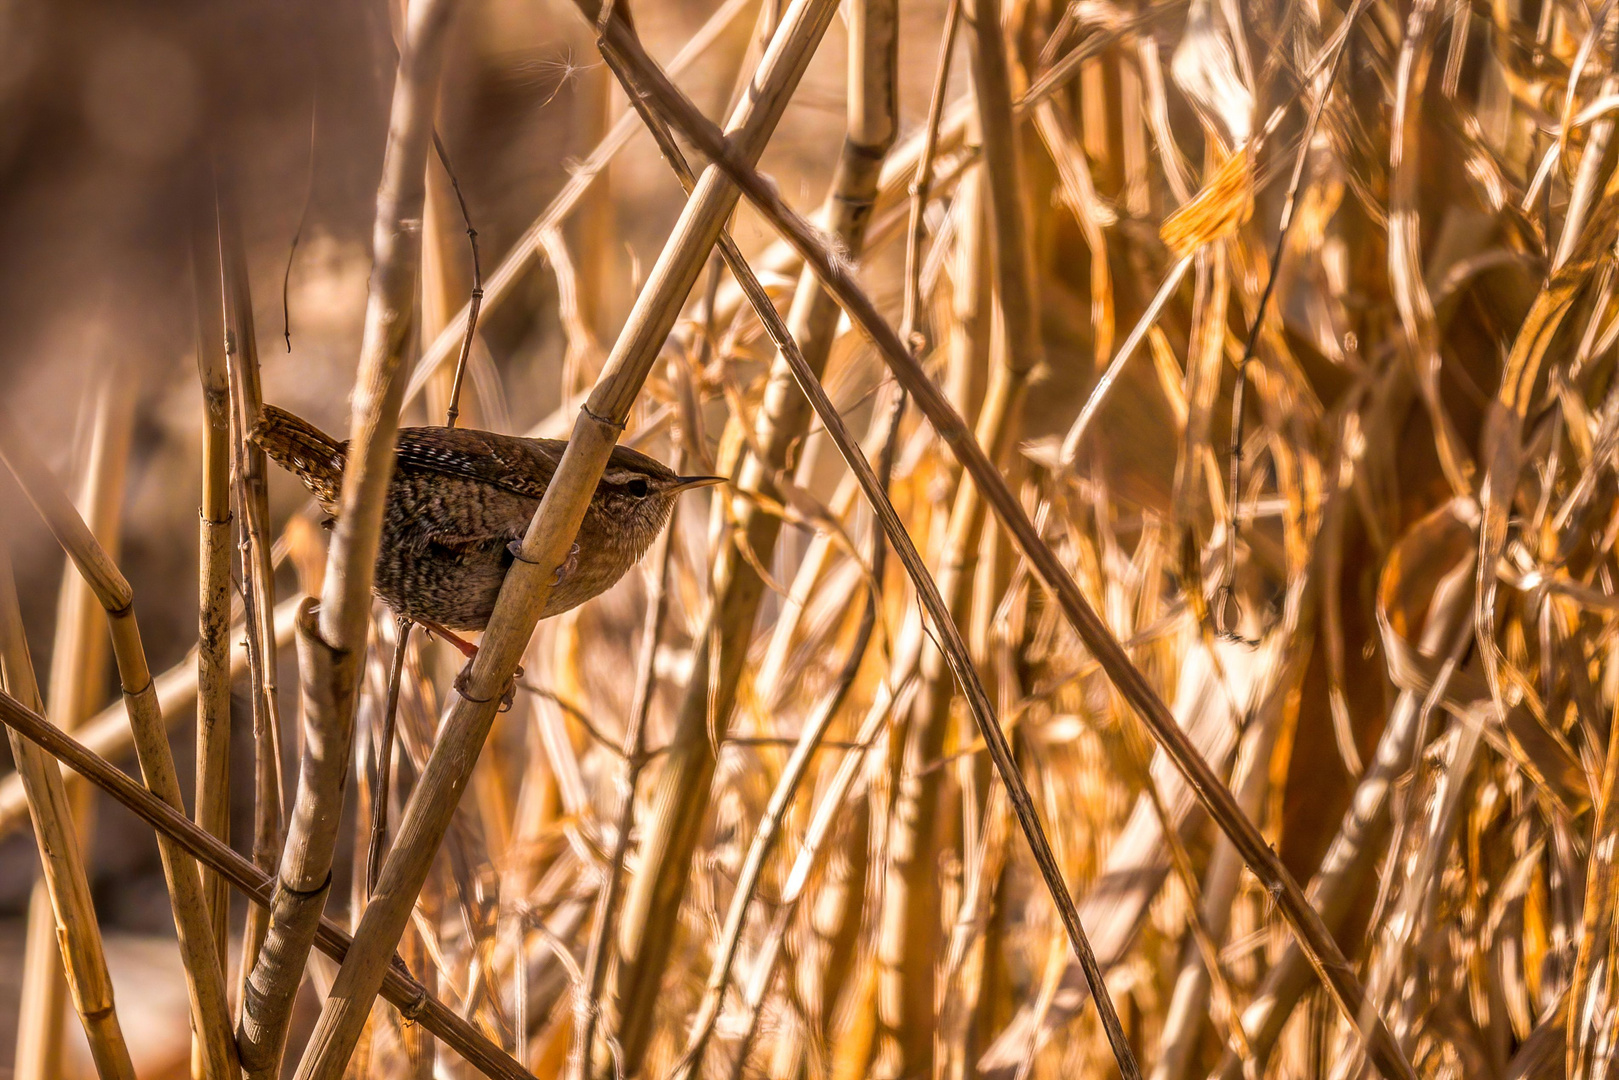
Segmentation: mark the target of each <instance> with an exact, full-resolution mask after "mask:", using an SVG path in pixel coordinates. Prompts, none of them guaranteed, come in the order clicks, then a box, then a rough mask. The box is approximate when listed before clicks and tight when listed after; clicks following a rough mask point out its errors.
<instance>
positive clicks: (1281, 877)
mask: <svg viewBox="0 0 1619 1080" xmlns="http://www.w3.org/2000/svg"><path fill="white" fill-rule="evenodd" d="M608 33H609V39H610V41H611V43H612V45H613V46H614V47H615V48H618V49H620V50H621V51H622V52H623V53H624V57H625V62H626V64H627V65H629V66H631V67H632V69H633V70H634V72H635V75H636V77H637V79H638V80H640V81H641V82H642V83H643V84H644V85H645V87H646V89H647V91H648V93H649V94H650V96H651V100H652V102H653V103H654V105H655V107H657V108H658V109H659V110H660V111H663V112H664V113H665V115H666V118H667V120H668V122H669V123H670V124H671V126H672V127H674V128H675V130H676V131H677V132H679V133H680V134H681V135H682V136H684V137H685V138H686V139H688V140H690V141H691V142H692V144H693V145H694V146H696V147H697V148H698V149H700V150H701V151H703V153H705V154H706V155H707V156H708V158H709V160H710V161H711V162H712V163H713V165H712V166H711V168H712V167H713V166H718V167H719V168H721V169H722V170H723V171H724V172H725V174H726V175H727V176H728V177H730V178H731V180H733V181H734V182H735V183H736V184H737V185H738V186H739V187H741V188H742V190H743V193H744V194H745V195H746V196H747V198H748V200H749V201H750V202H751V203H752V204H753V205H754V206H755V207H756V208H758V209H759V210H760V211H761V213H763V214H764V216H765V217H766V219H767V220H768V221H769V222H770V223H771V224H772V225H773V226H774V227H775V228H777V229H778V230H780V231H781V232H782V233H783V234H784V235H785V236H786V238H787V239H788V240H789V241H790V242H791V243H792V245H793V247H794V248H795V249H796V250H797V251H798V253H799V254H800V255H801V256H802V257H803V258H804V259H805V260H806V262H807V263H808V264H809V265H811V266H813V267H814V268H815V270H816V273H817V274H818V275H819V276H820V277H821V279H822V281H823V282H824V283H825V284H826V285H827V288H828V289H829V290H830V291H831V292H832V293H833V294H834V295H835V296H836V297H837V299H838V302H839V304H840V306H842V307H843V309H844V311H845V312H847V313H848V315H849V317H850V319H851V321H853V322H854V323H855V324H857V325H858V326H859V327H860V328H861V330H862V331H864V332H865V333H866V334H867V335H868V336H869V337H870V338H871V340H872V342H873V343H874V344H875V345H876V346H877V349H878V352H879V354H880V355H881V356H882V358H883V360H884V362H885V363H886V364H888V366H889V369H890V370H891V371H892V372H893V373H894V375H895V377H896V378H897V379H898V380H899V381H900V384H901V385H902V386H904V388H905V389H906V390H907V391H908V392H909V393H910V394H911V395H912V396H913V397H914V398H915V400H916V402H917V404H918V406H919V407H920V408H921V409H922V412H923V414H924V415H925V416H927V418H928V420H929V421H930V422H931V423H932V424H933V427H934V429H935V431H937V432H938V434H939V437H940V438H941V439H943V440H944V442H945V443H946V444H947V445H948V446H949V447H950V449H951V451H952V452H953V453H954V454H955V455H956V457H957V458H958V459H959V460H960V461H961V463H962V465H963V467H964V468H965V469H966V471H967V472H968V474H969V475H970V476H971V477H972V479H973V481H974V483H975V484H977V485H978V486H979V489H980V490H981V491H982V493H983V494H984V496H985V498H986V499H987V500H988V501H989V503H990V505H991V508H992V509H993V510H994V511H995V514H996V517H997V518H999V519H1000V521H1001V523H1002V525H1003V526H1004V527H1005V528H1006V529H1007V531H1008V532H1009V533H1010V534H1011V537H1012V539H1013V541H1014V543H1015V544H1016V545H1017V548H1018V550H1019V551H1020V552H1021V553H1022V554H1023V555H1024V557H1025V558H1027V559H1028V560H1029V562H1030V564H1031V565H1032V566H1033V568H1034V570H1035V572H1036V573H1037V574H1038V575H1039V577H1040V579H1041V580H1042V581H1043V582H1044V583H1045V585H1046V587H1047V588H1049V589H1051V590H1052V592H1053V593H1054V594H1055V599H1056V600H1057V604H1058V607H1059V608H1060V610H1061V611H1062V613H1063V616H1064V618H1065V619H1066V621H1067V622H1068V623H1069V625H1070V626H1071V627H1072V628H1073V629H1074V631H1075V633H1077V634H1078V636H1079V638H1080V640H1081V641H1082V642H1083V643H1084V644H1085V645H1086V647H1087V648H1088V649H1090V651H1091V653H1092V654H1093V656H1095V658H1096V660H1097V662H1098V664H1099V665H1100V666H1101V668H1102V670H1103V671H1104V672H1105V673H1106V674H1107V676H1108V678H1109V680H1110V681H1112V683H1113V685H1114V686H1115V687H1116V688H1117V689H1118V690H1119V692H1120V693H1121V695H1122V696H1123V697H1124V698H1125V700H1126V701H1128V702H1129V703H1130V705H1131V707H1132V708H1133V709H1135V711H1136V712H1137V714H1138V715H1139V716H1140V717H1141V718H1142V720H1143V721H1144V722H1145V723H1146V725H1147V728H1148V730H1149V731H1150V732H1151V733H1152V735H1153V738H1154V739H1155V740H1156V741H1157V742H1158V744H1159V745H1160V746H1161V747H1162V748H1163V749H1164V751H1165V752H1166V754H1167V755H1168V756H1169V758H1170V760H1171V761H1172V762H1173V763H1174V765H1175V767H1176V769H1177V770H1178V771H1179V772H1180V773H1181V775H1182V776H1183V777H1184V778H1185V780H1186V782H1187V784H1188V786H1190V788H1191V789H1192V792H1193V794H1194V795H1195V796H1196V797H1197V799H1198V801H1199V802H1200V803H1202V805H1203V807H1204V808H1205V809H1206V810H1207V811H1208V812H1209V815H1210V816H1211V817H1212V818H1213V819H1214V821H1215V822H1216V824H1217V825H1218V826H1219V828H1220V829H1221V830H1222V831H1223V832H1224V833H1225V834H1226V835H1227V836H1228V837H1229V838H1230V839H1231V841H1232V844H1233V845H1234V846H1235V847H1236V848H1237V850H1238V851H1239V852H1240V853H1241V854H1242V856H1243V859H1244V861H1245V862H1246V863H1247V864H1248V867H1249V868H1250V869H1251V870H1252V871H1253V873H1254V874H1255V876H1256V877H1258V878H1259V880H1260V882H1261V883H1262V884H1263V885H1264V886H1265V888H1266V890H1267V891H1268V892H1270V894H1271V895H1272V896H1273V897H1274V899H1275V901H1276V904H1277V908H1278V909H1279V911H1280V912H1281V914H1282V916H1283V918H1284V919H1286V920H1287V923H1288V925H1289V926H1290V927H1291V928H1292V929H1293V931H1294V934H1295V936H1296V937H1297V939H1298V940H1299V941H1300V943H1301V946H1302V947H1303V948H1304V949H1305V950H1306V953H1307V955H1308V956H1309V958H1310V962H1311V966H1312V967H1314V968H1315V970H1316V972H1317V974H1318V975H1319V976H1320V978H1321V980H1322V982H1323V984H1324V985H1325V986H1326V987H1327V989H1328V991H1329V992H1330V993H1331V995H1332V997H1333V1000H1334V1003H1335V1004H1336V1005H1337V1007H1338V1009H1339V1011H1340V1012H1341V1013H1342V1014H1343V1015H1344V1017H1345V1018H1346V1019H1347V1020H1349V1022H1350V1023H1351V1024H1352V1025H1353V1026H1354V1027H1355V1028H1356V1029H1357V1030H1358V1031H1360V1032H1361V1033H1362V1035H1363V1036H1364V1037H1365V1039H1366V1041H1367V1043H1368V1044H1369V1047H1370V1057H1371V1060H1372V1062H1373V1064H1374V1066H1375V1067H1376V1068H1377V1069H1378V1071H1379V1072H1381V1073H1382V1074H1383V1075H1384V1076H1386V1077H1390V1078H1394V1077H1400V1078H1407V1077H1412V1076H1413V1075H1414V1074H1413V1073H1412V1069H1411V1065H1410V1063H1409V1062H1408V1061H1407V1060H1406V1058H1405V1055H1404V1053H1403V1052H1402V1051H1401V1050H1400V1048H1399V1046H1398V1045H1397V1044H1396V1043H1395V1042H1394V1040H1393V1038H1392V1037H1391V1036H1390V1035H1389V1033H1388V1029H1387V1028H1386V1027H1385V1026H1384V1024H1383V1022H1382V1019H1381V1018H1380V1017H1378V1016H1377V1015H1376V1014H1375V1013H1373V1014H1370V1015H1368V1014H1367V1013H1366V1012H1365V1011H1364V1009H1363V1005H1364V1000H1365V994H1364V991H1363V989H1362V988H1361V986H1360V984H1359V982H1358V980H1357V979H1356V977H1355V974H1354V969H1353V968H1352V967H1351V966H1350V964H1349V962H1348V960H1346V959H1345V958H1344V955H1343V952H1342V950H1340V949H1339V948H1338V946H1337V943H1336V942H1334V941H1333V940H1332V936H1331V934H1330V933H1329V932H1328V931H1327V929H1326V927H1325V925H1324V924H1323V923H1322V921H1321V918H1320V916H1319V915H1318V914H1317V913H1316V911H1315V910H1314V909H1313V908H1312V907H1311V906H1310V904H1309V901H1308V900H1306V899H1305V896H1304V892H1303V890H1302V889H1300V888H1299V885H1298V882H1297V881H1296V880H1295V879H1294V878H1293V876H1292V874H1291V873H1289V872H1288V870H1287V868H1286V867H1285V866H1284V865H1283V864H1282V862H1281V859H1280V858H1279V857H1278V856H1277V854H1276V852H1275V851H1273V850H1272V849H1271V848H1270V846H1269V845H1268V844H1267V843H1265V840H1264V838H1263V837H1262V836H1261V835H1260V833H1259V830H1258V829H1257V828H1256V827H1255V826H1254V824H1253V822H1252V821H1250V820H1249V819H1248V817H1247V815H1246V814H1244V813H1243V812H1242V809H1241V808H1240V807H1239V806H1238V805H1237V803H1236V800H1235V799H1234V798H1233V797H1232V795H1231V792H1230V791H1229V790H1227V789H1226V788H1225V786H1224V785H1223V784H1221V783H1220V780H1219V778H1218V777H1217V776H1216V775H1215V774H1214V772H1213V770H1212V769H1210V767H1209V765H1208V763H1207V762H1205V761H1204V760H1203V759H1202V757H1201V756H1200V755H1199V754H1198V753H1197V750H1196V748H1195V747H1194V746H1193V745H1192V744H1191V742H1190V741H1189V740H1188V739H1187V737H1186V735H1185V733H1184V732H1183V731H1181V730H1180V728H1179V727H1178V726H1177V725H1176V724H1175V721H1174V717H1173V716H1172V715H1171V714H1170V712H1169V709H1168V707H1167V706H1166V705H1165V704H1164V702H1163V699H1162V698H1160V697H1159V696H1158V694H1157V692H1156V691H1155V690H1153V688H1152V686H1151V684H1150V683H1149V682H1148V681H1147V679H1146V677H1145V676H1144V675H1142V673H1141V672H1140V671H1139V670H1138V669H1137V668H1136V667H1135V665H1134V664H1133V663H1131V661H1130V658H1129V657H1128V655H1126V653H1125V651H1124V649H1123V647H1122V646H1121V645H1120V644H1119V642H1118V640H1117V639H1116V638H1115V637H1114V636H1113V634H1112V632H1111V631H1109V630H1108V628H1107V626H1106V624H1105V623H1103V622H1102V620H1101V619H1100V618H1099V617H1098V616H1097V614H1096V612H1095V610H1094V609H1093V608H1092V607H1091V606H1090V604H1089V602H1088V601H1087V600H1086V599H1085V598H1084V596H1083V594H1081V593H1080V591H1079V586H1078V585H1077V583H1076V582H1075V581H1074V579H1073V577H1072V576H1071V575H1070V574H1069V573H1068V571H1067V569H1066V568H1065V567H1064V566H1063V565H1062V563H1061V561H1060V560H1059V559H1058V558H1057V555H1056V553H1055V552H1054V551H1052V550H1051V548H1050V547H1048V546H1047V545H1046V544H1045V543H1044V542H1043V541H1042V540H1041V539H1040V536H1039V534H1038V533H1037V532H1036V530H1035V528H1034V526H1033V524H1032V523H1031V522H1030V521H1029V518H1028V516H1027V514H1025V512H1024V510H1023V507H1022V505H1021V503H1019V502H1018V500H1017V497H1016V496H1015V495H1014V494H1013V493H1012V491H1011V490H1010V489H1009V488H1008V487H1007V485H1006V482H1005V481H1004V480H1003V479H1002V477H1001V476H1000V474H999V472H998V471H997V470H996V469H995V466H994V465H993V463H992V462H991V461H990V460H989V458H988V456H987V455H986V454H985V453H984V451H983V449H982V448H981V447H980V446H979V445H978V443H977V442H976V441H975V440H974V439H973V437H972V433H971V431H970V430H968V428H967V426H966V424H965V423H964V422H963V421H962V419H961V417H960V415H959V414H957V413H956V411H955V409H954V408H953V407H952V406H951V405H950V403H949V401H948V400H947V399H946V398H945V396H944V395H943V393H942V392H940V390H939V389H938V387H937V386H935V385H934V383H933V382H932V380H931V379H929V378H928V377H927V375H926V374H925V373H924V372H923V371H922V369H921V367H920V365H919V364H918V363H917V362H916V360H915V358H914V357H912V356H911V355H910V353H909V352H908V350H907V349H906V348H905V347H904V345H903V344H902V343H901V342H900V340H899V338H898V336H897V335H896V334H895V332H894V331H893V329H892V328H891V327H889V326H888V325H887V324H886V323H885V322H884V321H883V319H882V317H881V315H880V314H879V313H878V312H877V310H876V307H875V305H874V304H873V303H872V301H871V298H870V297H869V296H868V295H866V294H865V292H864V291H862V290H861V288H860V287H859V285H858V283H857V282H856V281H855V280H854V275H853V273H852V271H851V270H850V268H849V267H847V266H845V265H843V264H842V263H841V262H840V260H838V259H836V258H835V257H834V256H833V255H832V253H831V252H830V251H829V250H828V248H827V246H826V244H825V241H824V240H823V239H822V238H821V237H820V236H819V235H818V233H817V231H816V230H815V228H814V227H813V226H812V225H810V224H809V222H807V221H805V220H804V219H803V218H802V217H801V216H800V215H798V214H797V213H796V212H795V211H794V210H792V208H791V207H789V206H787V205H786V204H785V203H784V202H783V201H782V199H781V197H780V195H779V194H778V193H777V192H776V190H775V188H774V187H773V185H771V184H770V183H769V182H768V181H766V180H765V179H764V178H763V177H762V176H760V174H759V173H758V172H757V171H756V169H755V168H754V167H753V165H752V163H751V162H749V161H747V160H746V159H745V158H743V157H742V156H741V155H739V154H738V153H737V152H736V150H735V149H734V147H733V146H732V145H731V144H730V142H729V141H728V140H727V139H726V137H725V136H724V135H723V134H722V133H721V132H720V131H719V129H718V128H717V127H715V126H714V125H713V123H712V122H710V121H709V120H708V119H707V118H706V117H705V116H703V114H702V113H701V112H700V111H699V110H698V109H697V108H696V107H695V106H694V105H692V103H691V102H690V100H689V99H687V98H686V97H685V96H684V95H682V94H681V93H680V91H679V90H678V89H676V88H675V87H674V85H673V84H671V83H670V82H669V81H668V79H667V77H666V76H664V75H663V74H662V73H661V71H659V70H658V69H657V67H656V65H655V64H654V63H653V62H652V61H651V60H650V58H648V57H647V56H646V55H645V52H644V51H643V50H640V49H639V48H638V47H637V45H638V42H637V41H636V39H635V37H634V35H633V32H632V31H631V30H630V28H629V27H628V26H626V25H625V24H624V23H623V22H622V21H619V20H614V21H613V23H612V24H611V25H610V26H609V27H608Z"/></svg>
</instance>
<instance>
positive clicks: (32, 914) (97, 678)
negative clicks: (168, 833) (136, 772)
mask: <svg viewBox="0 0 1619 1080" xmlns="http://www.w3.org/2000/svg"><path fill="white" fill-rule="evenodd" d="M126 376H127V373H126V372H125V371H124V370H121V368H120V366H119V365H116V364H115V365H113V366H112V367H110V368H109V369H108V370H107V371H106V372H105V373H104V374H103V375H102V376H101V377H100V378H99V379H97V380H96V381H95V383H94V384H93V385H92V387H91V388H90V390H89V392H88V393H87V394H86V400H85V404H86V406H87V408H86V411H85V413H84V415H83V418H82V419H81V424H80V434H79V438H78V440H77V442H78V447H77V452H76V454H75V456H76V457H77V458H78V459H79V460H78V462H77V469H76V471H77V474H78V475H77V476H75V478H74V480H75V486H76V487H77V488H78V490H77V492H76V496H77V499H78V502H79V505H81V506H82V507H83V508H84V516H85V519H86V523H87V524H88V525H89V527H90V528H91V529H92V530H93V531H94V532H95V533H96V535H97V536H99V537H101V538H102V539H103V540H104V541H105V542H106V544H107V545H108V546H109V547H113V548H116V546H117V544H118V541H119V538H120V536H121V534H122V531H123V530H122V524H123V513H122V510H123V487H124V478H125V475H126V472H127V466H128V460H129V444H130V437H131V431H132V428H133V420H134V409H133V406H132V403H131V402H130V400H129V397H128V394H127V389H128V387H127V378H126ZM106 676H107V637H106V631H105V629H104V616H103V614H102V612H101V605H100V604H99V603H97V601H96V597H95V594H94V593H93V592H92V590H91V589H90V588H89V586H88V585H87V584H86V583H85V581H84V579H83V578H81V577H80V576H79V575H78V574H76V573H73V572H72V571H71V570H69V571H68V572H66V573H64V574H63V575H62V579H61V584H60V586H59V588H58V592H57V605H56V627H55V633H54V640H53V641H52V644H51V668H50V676H49V680H50V684H49V689H48V691H47V694H48V698H49V700H50V707H51V709H52V710H53V711H54V712H55V713H56V715H57V717H58V719H59V720H60V722H61V723H62V724H63V725H65V726H67V727H69V728H72V727H77V726H78V725H79V724H80V723H82V722H83V720H84V718H85V716H86V715H87V714H88V713H89V712H90V710H91V709H93V708H94V707H95V702H96V701H97V700H99V698H100V695H101V693H102V692H103V689H104V686H105V680H106ZM120 719H121V722H122V723H123V725H124V727H125V728H126V729H127V728H128V726H129V722H128V719H127V718H124V717H120ZM87 796H88V793H87V792H83V791H80V792H78V793H77V797H76V798H75V799H74V800H73V801H72V802H71V803H70V804H69V806H70V810H71V813H72V815H73V821H74V825H75V827H76V829H77V832H78V840H79V843H80V844H81V845H83V846H85V847H90V845H91V844H92V842H93V841H94V839H95V828H94V821H95V814H94V809H95V808H94V807H93V806H92V805H91V803H90V800H89V799H88V797H87ZM91 850H93V848H91ZM58 933H59V931H58V927H57V922H56V915H55V912H54V911H53V908H52V904H51V901H50V892H49V889H48V887H47V883H46V882H45V881H44V880H43V879H40V880H36V881H35V883H34V891H33V895H32V896H31V897H30V899H29V904H28V922H27V927H26V930H25V938H24V945H23V971H22V991H23V993H22V1006H23V1008H22V1009H21V1011H20V1013H19V1016H18V1018H17V1028H18V1035H19V1037H18V1039H17V1046H16V1051H17V1057H16V1067H17V1073H18V1075H19V1076H20V1077H22V1078H23V1080H54V1078H55V1077H56V1076H58V1075H59V1074H60V1073H61V1071H62V1068H63V1064H62V1057H63V1053H64V1047H63V1042H62V1040H63V1036H64V1035H65V1034H66V1025H65V1024H64V1022H63V1020H64V1017H65V1014H66V1011H67V999H68V985H67V983H66V982H65V981H64V980H63V974H64V971H63V967H62V958H61V945H60V942H59V941H58Z"/></svg>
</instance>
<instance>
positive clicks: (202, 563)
mask: <svg viewBox="0 0 1619 1080" xmlns="http://www.w3.org/2000/svg"><path fill="white" fill-rule="evenodd" d="M207 195H208V196H209V197H210V198H209V203H210V206H211V204H212V195H213V192H212V191H209V192H207ZM199 217H200V219H201V220H199V221H197V222H195V223H194V224H193V226H192V245H191V269H192V282H193V290H194V293H195V296H196V304H197V373H198V376H199V377H200V379H201V383H202V405H203V428H202V506H201V508H200V512H199V519H200V540H199V543H198V565H197V750H196V774H197V776H196V793H197V794H196V799H197V805H196V818H197V824H198V825H200V826H202V827H203V828H204V829H207V830H208V831H209V832H211V833H213V834H214V835H215V836H217V837H219V838H220V839H221V840H223V841H225V842H226V843H229V842H230V744H231V716H230V700H231V667H230V660H231V656H230V643H231V639H230V630H231V618H230V609H231V565H230V544H231V508H230V472H231V470H230V460H231V438H230V431H231V422H230V409H231V394H230V374H229V372H228V370H227V368H226V361H225V350H226V324H225V306H224V303H223V294H222V292H221V282H222V281H223V275H222V273H221V265H220V255H219V229H218V215H217V213H207V214H201V215H199ZM271 640H272V641H273V640H274V635H273V634H272V635H271ZM202 882H203V891H204V892H205V893H206V894H207V896H208V910H209V913H210V915H211V916H212V918H213V925H214V947H215V948H216V949H217V950H218V952H219V955H220V956H222V957H223V956H224V955H225V954H226V951H227V948H228V946H229V943H230V930H229V924H228V916H229V914H230V904H229V901H230V893H229V892H228V890H227V886H226V884H225V881H224V879H222V878H221V877H220V876H219V875H218V874H215V873H213V872H212V871H204V872H203V877H202ZM193 1057H194V1058H196V1057H197V1055H196V1054H194V1055H193Z"/></svg>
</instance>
